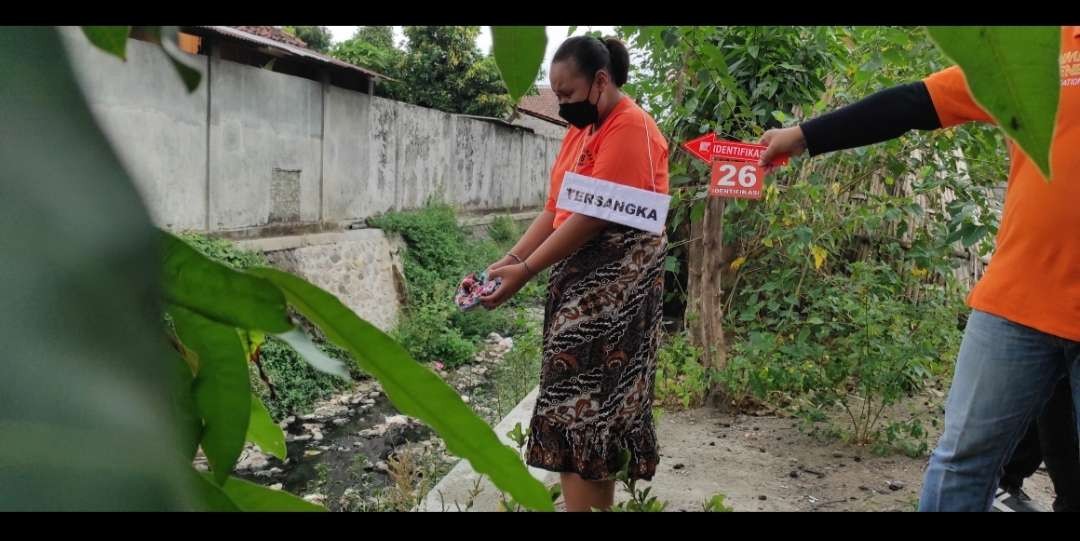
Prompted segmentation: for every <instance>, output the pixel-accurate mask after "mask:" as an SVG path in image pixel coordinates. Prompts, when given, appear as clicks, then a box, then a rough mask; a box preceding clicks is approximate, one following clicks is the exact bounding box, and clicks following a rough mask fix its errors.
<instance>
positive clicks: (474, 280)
mask: <svg viewBox="0 0 1080 541" xmlns="http://www.w3.org/2000/svg"><path fill="white" fill-rule="evenodd" d="M500 284H502V278H495V279H494V280H488V277H487V271H484V272H481V273H480V274H479V275H477V274H476V273H475V272H472V273H469V275H468V276H466V277H465V278H464V279H462V280H461V285H459V286H458V290H457V295H454V302H456V303H457V305H458V308H460V309H462V310H469V309H472V308H475V307H476V306H478V305H479V304H480V297H486V296H488V295H491V292H492V291H495V290H496V289H497V288H498V287H499V285H500Z"/></svg>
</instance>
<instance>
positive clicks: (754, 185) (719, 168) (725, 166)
mask: <svg viewBox="0 0 1080 541" xmlns="http://www.w3.org/2000/svg"><path fill="white" fill-rule="evenodd" d="M762 173H763V171H762V170H761V168H760V167H758V166H757V164H755V163H750V162H731V161H715V162H713V164H712V182H711V183H710V184H709V196H711V197H730V198H733V199H761V190H762V184H763V183H762V181H761V179H762V177H763V176H764V175H763V174H762Z"/></svg>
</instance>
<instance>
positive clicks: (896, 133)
mask: <svg viewBox="0 0 1080 541" xmlns="http://www.w3.org/2000/svg"><path fill="white" fill-rule="evenodd" d="M800 127H802V131H803V136H804V137H805V138H806V150H807V152H808V153H809V154H810V155H811V156H817V155H818V154H824V153H826V152H832V151H834V150H842V149H845V148H855V147H861V146H866V145H872V144H874V143H880V142H882V141H888V140H889V139H895V138H897V137H900V136H901V135H903V134H904V133H906V132H907V131H909V130H936V129H938V128H940V127H941V121H940V120H938V116H937V111H935V110H934V102H933V101H932V100H931V99H930V92H929V91H928V90H927V89H926V84H925V83H923V82H922V81H919V82H915V83H908V84H905V85H900V86H895V87H892V88H889V89H886V90H882V91H880V92H877V93H875V94H872V95H870V96H868V97H866V98H864V99H862V100H859V101H857V102H855V103H853V104H851V105H848V106H846V107H841V108H840V109H837V110H835V111H832V112H830V113H826V114H824V115H821V116H819V117H817V118H815V119H813V120H809V121H807V122H804V123H802V124H800Z"/></svg>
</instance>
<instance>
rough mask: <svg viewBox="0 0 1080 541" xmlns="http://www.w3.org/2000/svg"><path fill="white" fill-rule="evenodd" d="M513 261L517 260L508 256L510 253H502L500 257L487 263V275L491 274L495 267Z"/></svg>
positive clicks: (510, 263)
mask: <svg viewBox="0 0 1080 541" xmlns="http://www.w3.org/2000/svg"><path fill="white" fill-rule="evenodd" d="M514 263H517V260H516V259H514V258H512V257H510V254H507V255H504V256H503V257H502V259H500V260H498V261H496V262H494V263H492V264H490V265H488V268H487V273H488V276H491V273H492V272H494V271H495V269H498V268H500V267H505V266H507V265H513V264H514Z"/></svg>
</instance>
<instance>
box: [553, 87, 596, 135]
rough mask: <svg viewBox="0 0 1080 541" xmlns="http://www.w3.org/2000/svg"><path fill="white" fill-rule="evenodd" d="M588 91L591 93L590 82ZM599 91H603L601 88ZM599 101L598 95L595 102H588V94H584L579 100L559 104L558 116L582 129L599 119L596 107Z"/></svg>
mask: <svg viewBox="0 0 1080 541" xmlns="http://www.w3.org/2000/svg"><path fill="white" fill-rule="evenodd" d="M589 91H590V93H591V91H592V84H590V85H589ZM600 93H601V94H603V93H604V91H603V90H601V91H600ZM599 103H600V96H597V97H596V103H590V102H589V96H588V95H587V94H586V95H585V99H583V100H581V101H575V102H572V103H561V104H559V116H561V117H562V118H563V120H565V121H567V122H569V123H571V124H573V125H574V126H575V127H576V128H578V129H584V128H585V127H586V126H589V125H593V124H596V123H597V122H599V121H600V109H599V108H598V107H597V105H598V104H599Z"/></svg>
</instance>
